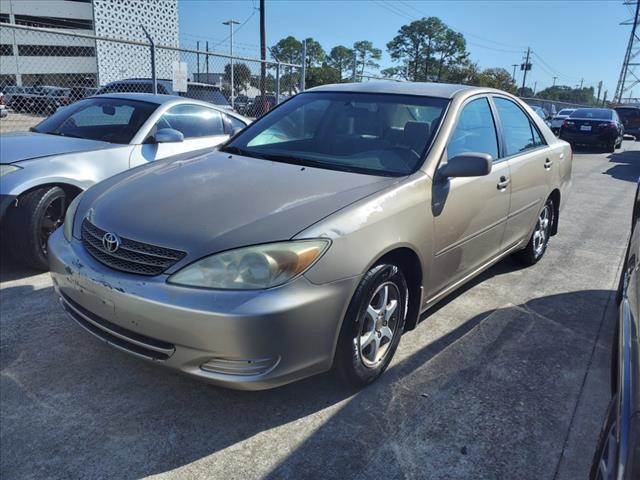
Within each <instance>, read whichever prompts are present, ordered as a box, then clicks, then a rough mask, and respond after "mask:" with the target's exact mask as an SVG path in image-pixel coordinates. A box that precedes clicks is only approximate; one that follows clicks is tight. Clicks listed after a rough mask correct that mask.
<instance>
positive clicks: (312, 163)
mask: <svg viewBox="0 0 640 480" xmlns="http://www.w3.org/2000/svg"><path fill="white" fill-rule="evenodd" d="M261 158H264V159H265V160H272V161H274V162H282V163H292V164H294V165H301V166H303V167H316V168H323V169H325V170H327V169H328V170H340V171H341V172H351V173H361V172H360V170H359V169H357V168H353V167H350V166H348V165H342V164H339V163H329V162H321V161H319V160H313V159H309V158H302V157H294V156H293V155H283V154H278V153H263V154H262V157H261Z"/></svg>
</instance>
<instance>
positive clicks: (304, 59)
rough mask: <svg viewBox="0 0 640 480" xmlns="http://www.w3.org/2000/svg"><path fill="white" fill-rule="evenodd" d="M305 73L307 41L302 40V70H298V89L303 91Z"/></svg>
mask: <svg viewBox="0 0 640 480" xmlns="http://www.w3.org/2000/svg"><path fill="white" fill-rule="evenodd" d="M306 74H307V41H306V40H303V41H302V71H301V72H300V91H301V92H304V77H305V75H306Z"/></svg>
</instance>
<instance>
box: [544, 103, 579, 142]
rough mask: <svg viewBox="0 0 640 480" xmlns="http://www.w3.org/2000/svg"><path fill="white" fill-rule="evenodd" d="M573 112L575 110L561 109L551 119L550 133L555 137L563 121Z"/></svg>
mask: <svg viewBox="0 0 640 480" xmlns="http://www.w3.org/2000/svg"><path fill="white" fill-rule="evenodd" d="M575 111H576V109H575V108H563V109H562V110H560V111H559V112H558V114H557V115H556V116H555V117H553V118H552V119H551V125H550V128H551V131H552V132H553V133H555V134H556V135H557V134H558V132H559V131H560V127H562V124H563V123H564V121H565V120H566V119H567V118H569V116H570V115H571V114H572V113H573V112H575Z"/></svg>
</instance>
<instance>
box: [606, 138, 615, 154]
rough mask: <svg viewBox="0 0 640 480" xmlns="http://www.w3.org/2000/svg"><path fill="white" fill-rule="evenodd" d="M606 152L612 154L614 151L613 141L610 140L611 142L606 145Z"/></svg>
mask: <svg viewBox="0 0 640 480" xmlns="http://www.w3.org/2000/svg"><path fill="white" fill-rule="evenodd" d="M606 151H607V152H608V153H614V152H615V151H616V141H615V140H612V141H611V142H609V143H608V144H607V148H606Z"/></svg>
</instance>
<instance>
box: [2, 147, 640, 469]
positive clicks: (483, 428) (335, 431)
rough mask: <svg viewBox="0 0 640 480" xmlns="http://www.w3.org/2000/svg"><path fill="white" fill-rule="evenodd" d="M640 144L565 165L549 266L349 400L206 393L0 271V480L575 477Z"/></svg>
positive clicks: (417, 343)
mask: <svg viewBox="0 0 640 480" xmlns="http://www.w3.org/2000/svg"><path fill="white" fill-rule="evenodd" d="M638 176H640V142H638V143H634V142H628V141H625V143H624V147H623V149H622V150H618V151H617V152H616V153H615V154H604V153H597V152H589V151H585V152H577V153H576V154H575V156H574V161H573V188H572V192H571V196H570V198H569V199H568V202H567V204H566V207H565V209H564V211H563V213H562V215H561V217H560V229H559V234H558V235H557V236H556V237H553V239H552V241H551V244H550V246H549V249H548V251H547V254H546V256H545V258H544V259H543V260H542V261H541V262H540V263H539V264H537V265H536V266H534V267H529V268H522V267H520V266H519V265H518V264H516V263H515V262H513V261H512V260H510V259H506V260H504V261H502V262H500V263H499V264H497V265H496V266H495V267H493V268H492V269H490V270H489V271H487V272H486V273H485V274H483V275H482V276H480V277H479V278H477V279H475V280H474V281H472V282H471V284H469V285H467V286H466V287H465V288H464V289H463V290H461V291H459V292H457V293H455V294H454V295H452V296H450V297H449V298H447V299H446V300H445V301H443V302H442V303H441V304H439V305H438V306H437V307H436V308H434V309H433V311H432V312H430V315H429V316H427V317H426V318H425V319H424V320H423V321H422V323H421V324H420V325H419V326H418V328H417V329H416V330H414V331H412V332H409V333H407V334H406V335H405V336H404V337H403V339H402V342H401V344H400V347H399V349H398V352H397V354H396V358H395V359H394V361H393V362H392V364H391V366H390V368H389V369H388V371H387V372H386V373H385V374H384V375H383V377H382V378H380V380H379V381H378V382H376V383H375V384H373V385H371V386H370V387H368V388H365V389H364V390H362V391H360V392H353V391H349V390H346V389H345V388H344V387H343V386H342V385H341V384H340V383H338V382H337V381H335V380H334V379H333V378H332V377H331V376H329V375H320V376H317V377H314V378H310V379H307V380H304V381H301V382H298V383H295V384H292V385H288V386H285V387H282V388H279V389H276V390H271V391H265V392H238V391H231V390H225V389H222V388H218V387H214V386H210V385H207V384H203V383H200V382H198V381H195V380H192V379H189V378H186V377H183V376H181V375H179V374H176V373H173V372H170V371H168V370H165V369H161V368H158V367H156V366H153V365H150V364H148V363H145V362H143V361H140V360H138V359H136V358H132V357H130V356H128V355H126V354H124V353H121V352H119V351H116V350H114V349H112V348H110V347H108V346H107V345H105V344H103V343H102V342H100V341H98V340H96V339H95V338H93V337H91V336H90V335H89V334H87V333H86V332H85V331H83V330H81V329H80V327H78V326H76V325H75V324H74V323H73V322H72V321H71V320H69V319H67V318H66V317H65V315H64V314H63V313H62V311H61V309H60V307H59V306H58V304H57V302H56V299H55V298H54V294H53V289H52V287H51V281H50V279H49V276H48V275H47V274H40V275H34V274H33V273H32V272H28V271H24V270H22V269H20V268H19V267H17V266H15V265H12V264H11V263H10V262H9V261H7V260H3V264H2V268H1V269H0V281H1V284H0V476H1V477H2V478H3V479H6V480H9V479H22V478H32V479H40V478H91V479H100V478H118V479H119V478H125V479H127V478H140V477H146V476H151V477H153V478H163V479H164V478H175V479H185V478H186V479H190V478H194V479H195V478H214V479H225V480H226V479H253V478H278V479H279V478H291V479H303V478H314V479H317V478H336V479H351V478H354V479H372V478H386V479H402V478H408V479H425V478H426V479H458V478H459V479H475V478H488V479H507V478H518V479H536V480H539V479H567V480H575V479H580V478H586V476H587V473H588V469H589V464H590V461H591V455H592V453H593V450H594V448H595V443H596V439H597V435H598V431H599V428H600V425H601V421H602V418H603V415H604V412H605V409H606V406H607V403H608V395H609V386H608V382H609V360H610V358H609V356H610V349H611V339H612V334H613V327H614V322H615V319H616V305H615V292H614V290H615V288H616V285H617V279H618V273H619V268H620V263H621V260H622V257H623V255H624V249H625V247H626V241H627V237H628V233H629V226H630V215H631V207H632V200H633V195H634V192H635V181H636V179H637V178H638Z"/></svg>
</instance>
